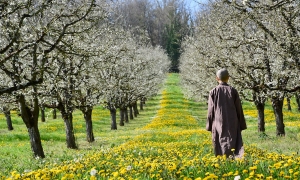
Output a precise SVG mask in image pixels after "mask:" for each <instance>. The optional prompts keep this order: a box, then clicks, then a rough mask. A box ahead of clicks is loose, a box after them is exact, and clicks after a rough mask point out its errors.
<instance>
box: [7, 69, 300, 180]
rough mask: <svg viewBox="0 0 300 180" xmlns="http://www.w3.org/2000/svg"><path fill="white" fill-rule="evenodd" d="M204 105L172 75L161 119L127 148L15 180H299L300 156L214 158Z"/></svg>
mask: <svg viewBox="0 0 300 180" xmlns="http://www.w3.org/2000/svg"><path fill="white" fill-rule="evenodd" d="M205 109H206V105H205V104H204V103H203V104H201V103H195V102H191V101H188V100H186V99H184V98H183V94H182V90H181V89H180V86H179V79H178V75H176V74H170V75H169V77H168V79H167V81H166V85H165V88H164V89H163V91H162V96H161V99H160V102H159V109H158V111H157V114H156V116H154V118H153V119H152V120H151V122H149V123H148V124H145V125H144V126H143V127H139V128H136V129H135V130H134V135H132V136H131V138H128V139H127V140H126V142H125V143H122V144H120V145H116V146H114V147H111V148H107V147H103V148H101V149H97V150H94V151H88V152H87V153H86V154H82V156H77V158H75V159H72V160H67V161H65V162H63V163H60V164H57V165H56V164H49V165H47V166H45V167H44V168H41V169H38V170H35V171H31V172H28V173H24V174H23V175H21V174H20V173H18V172H12V174H11V177H12V179H26V178H28V179H43V180H44V179H120V180H121V179H124V180H130V179H141V180H143V179H153V180H154V179H155V180H156V179H162V180H165V179H166V180H171V179H183V180H185V179H191V180H193V179H196V180H200V179H201V180H202V179H228V180H229V179H230V180H232V179H234V178H235V177H240V178H241V179H298V178H299V166H300V158H299V156H296V155H295V154H294V156H288V155H283V154H276V153H271V152H267V151H264V150H260V149H258V148H256V147H255V146H250V145H247V146H246V148H245V149H246V156H245V159H242V160H236V161H234V160H227V159H226V158H225V157H214V155H213V153H212V145H211V137H210V136H211V135H210V133H209V132H207V131H205V130H204V125H205V117H206V114H205V112H206V111H205Z"/></svg>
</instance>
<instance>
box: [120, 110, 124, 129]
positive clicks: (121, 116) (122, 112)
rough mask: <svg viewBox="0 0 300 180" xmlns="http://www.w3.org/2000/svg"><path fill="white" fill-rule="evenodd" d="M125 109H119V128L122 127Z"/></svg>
mask: <svg viewBox="0 0 300 180" xmlns="http://www.w3.org/2000/svg"><path fill="white" fill-rule="evenodd" d="M124 109H125V108H120V126H124V125H125V124H124V122H125V110H124Z"/></svg>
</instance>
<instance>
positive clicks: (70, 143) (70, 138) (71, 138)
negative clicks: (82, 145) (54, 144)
mask: <svg viewBox="0 0 300 180" xmlns="http://www.w3.org/2000/svg"><path fill="white" fill-rule="evenodd" d="M62 118H63V120H64V122H65V129H66V142H67V148H70V149H78V147H77V144H76V139H75V135H74V127H73V115H72V112H69V113H68V112H64V113H62Z"/></svg>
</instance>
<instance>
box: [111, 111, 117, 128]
mask: <svg viewBox="0 0 300 180" xmlns="http://www.w3.org/2000/svg"><path fill="white" fill-rule="evenodd" d="M109 111H110V117H111V126H110V127H111V128H110V129H111V130H117V119H116V118H117V115H116V114H117V111H116V108H114V107H112V108H110V110H109Z"/></svg>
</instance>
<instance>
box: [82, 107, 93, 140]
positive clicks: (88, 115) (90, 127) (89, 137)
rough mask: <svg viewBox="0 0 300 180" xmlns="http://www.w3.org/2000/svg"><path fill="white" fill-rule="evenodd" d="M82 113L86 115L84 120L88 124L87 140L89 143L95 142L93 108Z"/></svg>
mask: <svg viewBox="0 0 300 180" xmlns="http://www.w3.org/2000/svg"><path fill="white" fill-rule="evenodd" d="M82 112H83V114H84V119H85V124H86V140H87V141H88V142H94V141H95V137H94V133H93V122H92V112H93V107H90V108H86V110H85V111H82Z"/></svg>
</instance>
